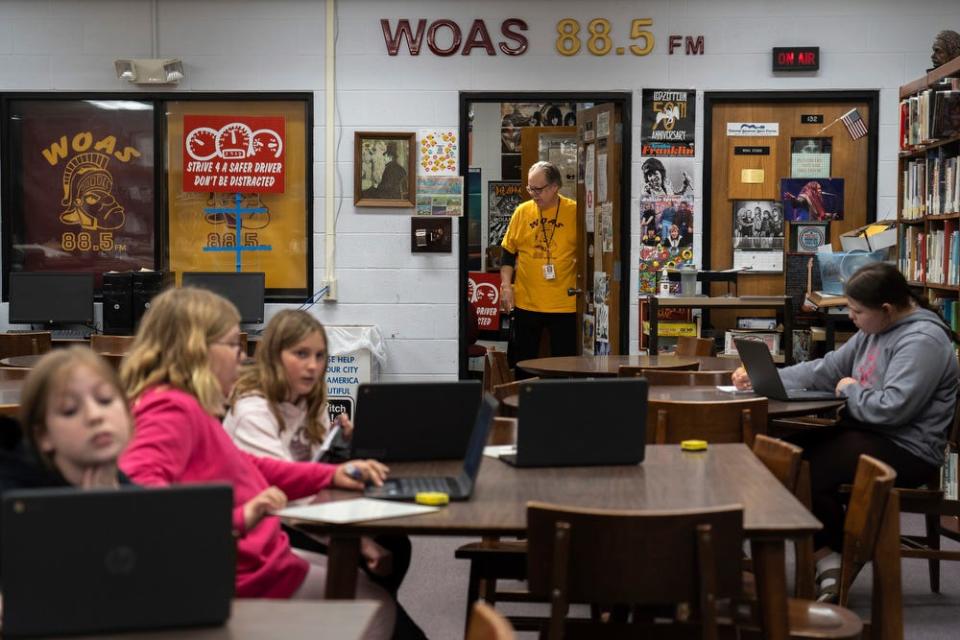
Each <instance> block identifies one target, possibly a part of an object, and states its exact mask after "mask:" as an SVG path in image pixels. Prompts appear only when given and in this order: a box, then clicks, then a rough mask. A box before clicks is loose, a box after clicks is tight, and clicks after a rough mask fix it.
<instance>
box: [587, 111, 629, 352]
mask: <svg viewBox="0 0 960 640" xmlns="http://www.w3.org/2000/svg"><path fill="white" fill-rule="evenodd" d="M577 149H578V163H579V164H578V169H577V215H578V217H579V222H580V229H581V233H580V250H579V254H578V255H579V257H578V259H577V290H576V294H577V323H578V325H579V327H580V345H581V347H580V349H581V353H582V354H585V355H591V354H595V355H605V354H622V353H625V352H626V351H628V346H627V345H622V344H621V343H620V311H621V309H620V287H621V284H622V281H623V276H624V271H625V268H624V264H623V260H622V256H621V255H620V250H621V248H620V244H621V243H620V219H621V206H629V203H626V204H624V203H622V202H621V200H620V182H621V170H622V166H623V114H622V113H621V110H620V106H619V105H615V104H599V105H597V106H594V107H591V108H589V109H584V110H581V111H579V112H578V113H577Z"/></svg>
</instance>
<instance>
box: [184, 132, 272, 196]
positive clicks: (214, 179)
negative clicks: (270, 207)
mask: <svg viewBox="0 0 960 640" xmlns="http://www.w3.org/2000/svg"><path fill="white" fill-rule="evenodd" d="M283 124H284V123H283V118H282V117H267V116H206V115H204V116H191V115H185V116H183V131H184V136H183V190H184V191H201V192H204V193H210V192H212V191H215V192H221V193H236V192H241V193H283V188H284V168H285V163H284V147H285V146H286V145H285V144H284V142H285V141H284V130H283Z"/></svg>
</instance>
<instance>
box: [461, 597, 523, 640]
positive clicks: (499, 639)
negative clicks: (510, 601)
mask: <svg viewBox="0 0 960 640" xmlns="http://www.w3.org/2000/svg"><path fill="white" fill-rule="evenodd" d="M516 637H517V636H516V634H515V633H514V632H513V627H512V626H510V622H509V621H508V620H507V619H506V618H504V617H503V616H502V615H500V614H499V613H497V611H496V609H494V608H493V607H491V606H490V605H488V604H485V603H483V602H477V603H476V604H474V605H473V612H472V613H471V615H470V622H469V626H468V627H467V638H466V640H513V639H514V638H516Z"/></svg>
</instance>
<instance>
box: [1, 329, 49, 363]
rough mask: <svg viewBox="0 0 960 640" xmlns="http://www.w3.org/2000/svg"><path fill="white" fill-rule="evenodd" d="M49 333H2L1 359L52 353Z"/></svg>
mask: <svg viewBox="0 0 960 640" xmlns="http://www.w3.org/2000/svg"><path fill="white" fill-rule="evenodd" d="M51 345H52V341H51V339H50V332H49V331H34V332H32V333H0V358H10V357H13V356H38V355H40V354H43V353H46V352H47V351H50V347H51Z"/></svg>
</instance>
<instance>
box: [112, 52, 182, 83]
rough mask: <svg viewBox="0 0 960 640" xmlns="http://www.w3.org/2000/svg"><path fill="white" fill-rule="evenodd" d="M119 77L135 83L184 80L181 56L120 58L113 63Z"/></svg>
mask: <svg viewBox="0 0 960 640" xmlns="http://www.w3.org/2000/svg"><path fill="white" fill-rule="evenodd" d="M113 66H114V68H115V69H116V71H117V77H118V78H120V79H121V80H126V81H128V82H132V83H134V84H176V83H178V82H180V81H181V80H183V62H181V61H180V59H179V58H138V59H125V58H124V59H120V60H115V61H114V63H113Z"/></svg>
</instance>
